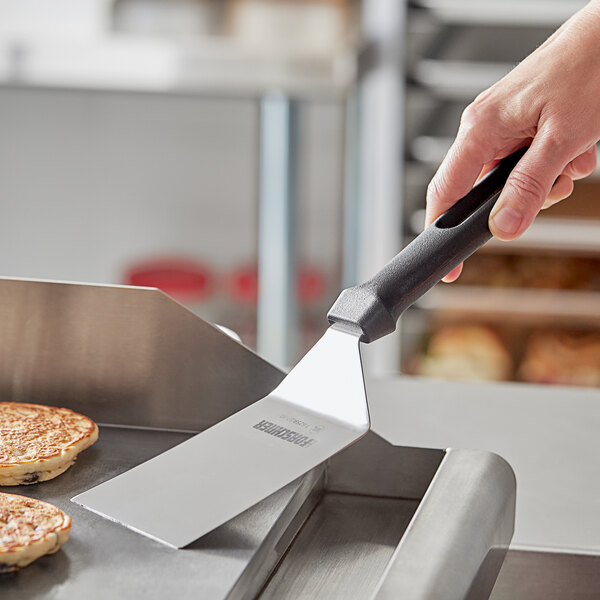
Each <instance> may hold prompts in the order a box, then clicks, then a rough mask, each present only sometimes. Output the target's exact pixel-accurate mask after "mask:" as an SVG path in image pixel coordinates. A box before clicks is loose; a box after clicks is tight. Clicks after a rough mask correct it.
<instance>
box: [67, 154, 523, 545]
mask: <svg viewBox="0 0 600 600" xmlns="http://www.w3.org/2000/svg"><path fill="white" fill-rule="evenodd" d="M523 152H524V150H521V151H518V152H516V153H514V154H512V155H510V156H509V157H507V158H505V159H504V160H502V161H501V162H500V163H499V164H498V165H497V166H496V167H495V168H494V169H493V170H492V171H490V173H488V174H487V176H486V177H485V178H484V179H482V180H481V181H480V182H479V183H478V184H477V185H476V186H475V187H474V188H473V190H472V191H471V192H469V194H467V195H466V196H465V197H464V198H463V199H461V200H460V201H459V202H458V203H457V204H455V205H454V206H453V207H452V208H450V209H449V210H448V211H447V212H446V213H444V214H443V215H442V216H441V217H439V218H438V219H437V220H436V221H435V223H433V224H432V225H431V226H429V227H428V228H427V229H425V231H423V233H421V234H420V235H419V236H418V237H417V238H416V239H415V240H414V241H413V242H411V243H410V244H409V245H408V246H406V248H405V249H404V250H402V251H401V252H400V253H399V254H398V255H397V256H396V257H395V258H394V259H393V260H392V261H391V262H390V263H388V264H387V265H386V266H385V267H384V268H383V269H382V270H381V271H380V272H379V273H378V274H377V275H375V277H373V278H372V279H371V280H369V281H367V282H366V283H363V284H362V285H358V286H356V287H353V288H349V289H347V290H344V291H343V292H342V293H341V295H340V296H339V298H338V299H337V301H336V302H335V304H334V305H333V307H332V308H331V310H330V312H329V314H328V318H329V321H330V323H331V327H330V328H329V329H328V330H327V332H326V333H325V335H324V336H323V337H322V338H321V340H320V341H319V342H317V344H316V345H315V346H314V347H313V348H312V350H310V351H309V352H308V354H306V356H305V357H304V358H303V359H302V360H301V361H300V362H299V363H298V364H297V366H296V367H294V369H293V370H292V371H291V372H290V373H289V375H288V376H287V377H286V378H285V379H284V380H283V381H282V383H281V384H280V385H279V386H278V387H277V388H276V389H275V390H274V391H273V392H272V393H271V394H269V395H268V396H266V397H265V398H263V399H262V400H259V401H258V402H256V403H254V404H252V405H251V406H249V407H247V408H245V409H244V410H241V411H240V412H238V413H236V414H234V415H233V416H231V417H229V418H227V419H225V420H224V421H221V422H220V423H218V424H217V425H215V426H213V427H211V428H209V429H207V430H206V431H204V432H202V433H200V434H198V435H196V436H194V437H192V438H190V439H189V440H187V441H186V442H183V443H182V444H180V445H178V446H176V447H175V448H173V449H171V450H168V451H167V452H164V453H163V454H161V455H159V456H157V457H156V458H153V459H151V460H149V461H147V462H145V463H143V464H141V465H139V466H137V467H135V468H133V469H131V470H129V471H127V472H125V473H123V474H121V475H119V476H117V477H115V478H113V479H111V480H109V481H106V482H104V483H102V484H100V485H98V486H96V487H94V488H92V489H90V490H88V491H86V492H83V493H82V494H79V495H78V496H75V497H74V498H73V501H74V502H76V503H78V504H81V505H83V506H84V507H86V508H88V509H89V510H91V511H94V512H96V513H98V514H100V515H102V516H104V517H106V518H108V519H111V520H113V521H117V522H119V523H122V524H123V525H125V526H126V527H129V528H130V529H133V530H135V531H137V532H139V533H142V534H144V535H147V536H149V537H151V538H154V539H156V540H158V541H160V542H163V543H165V544H167V545H170V546H173V547H176V548H181V547H183V546H186V545H187V544H189V543H191V542H193V541H194V540H196V539H198V538H199V537H201V536H203V535H205V534H206V533H208V532H210V531H211V530H213V529H215V528H216V527H218V526H219V525H221V524H223V523H225V522H226V521H228V520H230V519H232V518H233V517H235V516H236V515H238V514H240V513H241V512H243V511H244V510H246V509H248V508H250V507H251V506H253V505H254V504H256V503H257V502H259V501H260V500H262V499H264V498H266V497H267V496H269V495H270V494H272V493H274V492H275V491H277V490H279V489H280V488H282V487H283V486H285V485H287V484H288V483H290V482H291V481H293V480H294V479H296V478H298V477H300V476H301V475H303V474H305V473H307V472H308V471H310V470H311V469H312V468H314V467H316V466H317V465H319V464H320V463H322V462H324V461H326V460H327V459H328V458H329V457H331V456H332V455H334V454H336V453H337V452H339V451H340V450H343V449H344V448H345V447H346V446H348V445H349V444H352V443H353V442H355V441H356V440H358V439H359V438H360V437H361V436H363V435H364V434H365V433H366V432H367V431H368V429H369V426H370V423H369V412H368V408H367V397H366V393H365V386H364V380H363V373H362V366H361V357H360V343H361V342H364V343H370V342H372V341H374V340H377V339H378V338H381V337H383V336H385V335H387V334H389V333H391V332H392V331H394V330H395V328H396V321H397V319H398V317H399V316H400V314H401V313H402V312H403V311H404V310H405V309H406V308H407V307H408V306H410V305H411V304H412V303H413V302H414V301H415V300H417V299H418V298H419V297H420V296H421V295H422V294H424V293H425V292H426V291H427V290H428V289H430V288H431V287H432V286H433V285H434V284H435V283H437V282H438V281H439V280H440V279H441V278H442V277H444V276H445V275H446V274H447V273H449V272H450V271H451V270H452V269H453V268H454V267H455V266H457V265H458V264H459V263H460V262H462V261H463V260H464V259H466V258H467V257H468V256H470V255H471V254H472V253H473V252H474V251H475V250H477V248H479V247H480V246H482V245H483V244H484V243H485V242H486V241H487V240H488V239H489V238H490V237H491V234H490V232H489V229H488V225H487V222H488V217H489V214H490V211H491V209H492V207H493V205H494V203H495V201H496V199H497V198H498V196H499V194H500V191H501V190H502V187H503V186H504V184H505V183H506V180H507V177H508V175H509V174H510V172H511V171H512V169H513V167H514V166H515V165H516V164H517V162H518V160H519V158H520V157H521V156H522V154H523ZM200 394H201V391H200V390H199V396H200Z"/></svg>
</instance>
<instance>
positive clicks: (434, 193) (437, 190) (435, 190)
mask: <svg viewBox="0 0 600 600" xmlns="http://www.w3.org/2000/svg"><path fill="white" fill-rule="evenodd" d="M442 194H443V186H442V185H441V183H440V177H439V176H438V175H436V176H435V177H434V178H433V179H432V180H431V181H430V182H429V184H428V185H427V202H428V203H431V202H434V201H435V200H436V199H437V198H440V197H441V196H442Z"/></svg>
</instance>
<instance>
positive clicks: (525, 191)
mask: <svg viewBox="0 0 600 600" xmlns="http://www.w3.org/2000/svg"><path fill="white" fill-rule="evenodd" d="M568 162H569V157H568V156H565V154H564V149H562V151H561V146H560V145H559V144H557V143H556V142H555V141H554V140H552V141H550V140H548V139H544V137H543V136H541V135H539V134H538V135H537V136H536V137H535V138H534V139H533V141H532V143H531V146H530V147H529V150H527V152H526V153H525V154H524V155H523V157H522V158H521V160H520V161H519V162H518V164H517V166H516V167H515V168H514V169H513V171H512V173H511V174H510V176H509V178H508V180H507V182H506V185H505V186H504V189H503V190H502V193H501V194H500V197H499V198H498V200H497V202H496V204H495V205H494V208H493V209H492V212H491V214H490V220H489V226H490V231H491V232H492V233H493V235H494V237H496V238H498V239H500V240H504V241H509V240H514V239H516V238H518V237H519V236H520V235H521V234H522V233H523V232H524V231H525V230H526V229H527V228H528V227H529V226H530V225H531V223H532V222H533V220H534V219H535V217H536V215H537V214H538V212H539V211H540V209H541V208H542V206H543V205H544V202H545V201H546V197H547V196H548V194H549V193H550V190H551V189H552V186H553V184H554V182H555V181H556V178H557V177H558V176H559V175H560V174H561V173H562V170H563V169H564V167H565V165H566V164H567V163H568Z"/></svg>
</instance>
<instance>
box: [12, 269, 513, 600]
mask: <svg viewBox="0 0 600 600" xmlns="http://www.w3.org/2000/svg"><path fill="white" fill-rule="evenodd" d="M0 359H1V360H0V389H1V390H2V396H1V399H2V400H12V401H29V402H39V403H47V404H54V405H60V406H68V407H70V408H73V409H75V410H80V411H82V412H84V413H86V414H88V415H90V416H91V417H93V418H94V419H95V420H97V421H98V422H99V423H101V431H100V439H99V441H98V442H97V444H96V445H95V446H93V447H92V448H90V449H89V450H87V451H85V452H84V453H82V455H81V456H80V458H79V459H78V461H77V463H76V465H75V466H74V467H72V468H71V469H69V470H68V471H67V472H66V473H65V474H63V475H61V476H60V477H58V478H56V479H54V480H52V481H49V482H45V483H42V484H38V485H34V486H22V487H11V488H0V491H9V492H14V493H22V494H25V495H28V496H31V497H36V498H40V499H43V500H47V501H49V502H52V503H54V504H56V505H58V506H59V507H61V508H62V509H63V510H65V511H66V512H67V513H69V514H70V515H71V516H72V518H73V529H72V533H71V538H70V540H69V542H68V543H67V544H66V545H65V546H64V547H63V549H61V551H60V552H59V553H58V554H56V555H54V556H50V557H44V558H42V559H40V560H38V561H36V562H35V563H34V564H32V565H31V566H29V567H27V568H26V569H23V570H22V571H20V572H18V573H15V574H10V575H7V576H2V577H0V595H1V597H2V598H3V600H4V599H6V600H13V598H14V599H16V598H19V599H22V598H24V597H26V598H31V599H36V598H40V599H41V598H44V599H48V600H55V599H56V600H58V599H61V600H63V599H70V598H75V597H85V598H87V599H89V600H96V599H101V598H119V597H123V598H125V597H139V596H142V595H143V596H144V597H145V598H148V599H153V598H165V597H169V595H172V596H173V595H177V597H178V598H182V599H185V598H211V599H213V598H214V599H220V598H223V599H225V598H261V599H262V598H264V599H266V598H272V599H275V598H277V599H279V598H295V599H297V598H300V599H302V598H315V597H320V598H344V599H351V598H378V599H387V598H397V597H402V598H405V599H409V600H412V599H414V600H417V599H419V600H425V599H431V600H434V599H440V600H441V599H444V600H453V599H456V600H458V599H466V598H468V599H470V600H473V599H475V598H487V597H488V596H489V593H490V591H491V588H492V586H493V583H494V581H495V578H496V576H497V573H498V571H499V569H500V566H501V564H502V561H503V558H504V554H505V552H506V548H507V545H508V543H509V541H510V538H511V535H512V530H513V524H514V499H515V482H514V477H513V474H512V471H511V469H510V467H509V466H508V465H507V464H506V463H505V462H504V461H503V460H502V459H500V458H499V457H497V456H495V455H493V454H490V453H486V452H481V451H467V450H447V451H442V450H428V449H418V448H405V447H398V446H392V445H390V444H389V443H387V442H386V441H385V440H383V439H382V438H380V437H378V436H377V435H376V434H374V433H370V434H368V435H367V436H365V437H364V438H363V439H362V440H361V441H359V442H358V443H357V444H355V445H354V446H352V447H350V448H348V449H346V450H345V451H343V452H342V453H340V454H339V455H337V456H336V457H334V458H333V459H331V460H330V461H328V462H327V463H326V464H324V465H321V466H320V467H318V468H316V469H314V470H313V471H311V472H310V473H308V474H307V475H306V476H304V477H303V478H301V479H299V480H297V481H295V482H293V483H292V484H290V485H289V486H287V487H286V488H284V489H282V490H280V491H279V492H277V493H275V494H274V495H272V496H270V497H269V498H267V499H266V500H265V501H263V502H261V503H260V504H258V505H256V506H254V507H253V508H251V509H250V510H248V511H246V512H245V513H243V514H242V515H240V516H239V517H236V518H235V519H233V520H232V521H229V522H228V523H226V524H225V525H223V526H221V527H220V528H218V529H217V530H215V531H213V532H212V533H210V534H209V535H207V536H205V537H203V538H201V539H200V540H198V541H197V542H195V543H193V544H192V545H190V546H188V547H187V548H185V549H183V550H174V549H171V548H168V547H166V546H164V545H162V544H160V543H158V542H154V541H153V540H150V539H148V538H145V537H142V536H139V535H137V534H136V533H134V532H132V531H129V530H128V529H126V528H124V527H122V526H120V525H118V524H116V523H112V522H109V521H107V520H105V519H103V518H101V517H99V516H97V515H94V514H93V513H90V512H89V511H86V510H84V509H83V508H81V507H79V506H77V505H75V504H73V503H71V502H69V498H71V497H72V496H73V495H74V494H76V493H78V492H80V491H82V490H84V489H87V488H89V487H91V486H92V485H95V484H97V483H100V482H102V481H105V480H107V479H109V478H110V477H113V476H114V475H117V474H118V473H121V472H123V471H125V470H127V469H128V468H130V467H132V466H134V465H137V464H139V463H140V462H142V461H144V460H147V459H148V458H151V457H152V456H155V455H157V454H158V453H160V452H162V451H164V450H166V449H168V448H170V447H172V446H174V445H175V444H178V443H179V442H181V441H183V440H185V439H187V438H188V437H189V436H190V435H192V433H193V432H196V431H200V430H202V429H204V428H206V427H208V426H210V425H212V424H213V423H214V422H216V421H218V420H220V419H222V418H224V417H226V416H228V415H229V414H231V413H232V412H235V411H236V410H239V409H240V408H242V407H243V406H246V405H247V404H249V403H250V402H252V401H254V400H256V399H258V398H260V397H262V396H264V395H265V394H266V393H268V392H269V391H270V390H271V389H272V388H274V387H275V386H276V385H277V383H278V382H279V381H280V380H281V379H282V377H283V374H282V373H280V372H279V371H278V370H277V369H275V368H274V367H272V366H271V365H269V364H268V363H266V362H264V361H263V360H262V359H260V358H259V357H258V356H256V355H255V354H253V353H252V352H250V351H249V350H247V349H246V348H244V347H243V346H241V345H239V344H237V343H236V342H235V341H233V340H231V339H230V338H228V337H227V336H225V335H224V334H222V333H221V332H220V331H219V330H217V329H216V328H214V327H212V326H210V325H208V324H206V323H204V322H203V321H202V320H200V319H199V318H197V317H196V316H195V315H193V314H192V313H190V312H188V311H187V310H185V309H184V308H183V307H181V306H180V305H178V304H177V303H175V302H174V301H172V300H171V299H169V298H168V297H166V296H165V295H164V294H162V293H161V292H159V291H157V290H153V289H142V288H125V287H110V286H89V285H81V284H61V283H51V282H37V281H22V280H7V279H5V280H0ZM103 424H104V425H103ZM193 476H194V474H193V473H190V477H193ZM156 484H157V485H160V486H169V481H157V482H156ZM198 510H202V507H201V506H199V507H198Z"/></svg>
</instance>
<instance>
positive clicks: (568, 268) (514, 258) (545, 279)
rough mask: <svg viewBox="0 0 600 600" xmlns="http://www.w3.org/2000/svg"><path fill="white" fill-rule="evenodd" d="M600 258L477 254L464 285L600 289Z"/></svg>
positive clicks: (468, 265)
mask: <svg viewBox="0 0 600 600" xmlns="http://www.w3.org/2000/svg"><path fill="white" fill-rule="evenodd" d="M599 273H600V260H598V259H593V258H583V257H574V256H530V255H526V256H519V255H494V254H485V253H483V254H475V255H474V256H472V257H471V258H469V259H468V260H467V261H466V262H465V266H464V269H463V273H462V275H461V276H460V279H459V280H458V283H459V284H460V285H479V286H490V287H513V288H537V289H578V290H600V276H599Z"/></svg>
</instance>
